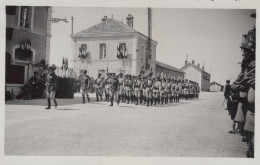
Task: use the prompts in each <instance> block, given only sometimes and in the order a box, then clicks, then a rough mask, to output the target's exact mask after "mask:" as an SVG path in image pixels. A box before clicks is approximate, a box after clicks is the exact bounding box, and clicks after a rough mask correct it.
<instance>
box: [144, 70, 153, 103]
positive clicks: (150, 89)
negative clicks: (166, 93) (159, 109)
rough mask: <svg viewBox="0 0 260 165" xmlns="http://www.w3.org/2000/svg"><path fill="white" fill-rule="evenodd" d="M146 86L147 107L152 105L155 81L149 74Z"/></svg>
mask: <svg viewBox="0 0 260 165" xmlns="http://www.w3.org/2000/svg"><path fill="white" fill-rule="evenodd" d="M144 84H145V85H144V86H145V97H146V106H149V104H150V103H151V105H152V96H153V80H152V75H151V74H148V77H147V78H146V79H145V82H144Z"/></svg>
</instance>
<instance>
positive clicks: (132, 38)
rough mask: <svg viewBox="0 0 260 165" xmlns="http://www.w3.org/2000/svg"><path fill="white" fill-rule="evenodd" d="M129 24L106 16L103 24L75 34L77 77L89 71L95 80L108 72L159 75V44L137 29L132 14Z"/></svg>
mask: <svg viewBox="0 0 260 165" xmlns="http://www.w3.org/2000/svg"><path fill="white" fill-rule="evenodd" d="M126 23H127V24H124V23H123V22H120V21H118V20H116V19H114V18H108V17H106V16H105V17H103V18H102V21H101V22H100V23H99V24H97V25H94V26H92V27H90V28H87V29H86V30H83V31H81V32H78V33H75V34H72V35H71V38H72V49H73V53H72V58H73V60H72V62H73V63H74V64H73V69H74V71H75V73H76V75H77V76H79V75H80V73H81V72H82V70H85V69H87V70H88V74H89V76H91V77H94V78H96V77H97V74H98V73H101V74H102V75H105V74H106V72H107V71H108V72H114V73H123V74H132V75H137V74H138V73H139V72H140V70H141V68H142V67H145V68H146V69H148V68H150V67H151V68H152V69H153V72H154V73H155V61H156V46H157V42H156V41H154V40H152V39H150V38H148V37H147V36H145V35H144V34H142V33H140V32H138V31H136V30H134V28H133V24H134V17H133V16H132V15H130V14H129V15H128V16H127V17H126ZM149 47H150V51H151V52H148V48H149Z"/></svg>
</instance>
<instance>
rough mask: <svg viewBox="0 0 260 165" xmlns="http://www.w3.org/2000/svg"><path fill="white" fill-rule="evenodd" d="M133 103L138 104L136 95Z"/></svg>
mask: <svg viewBox="0 0 260 165" xmlns="http://www.w3.org/2000/svg"><path fill="white" fill-rule="evenodd" d="M135 105H138V97H135Z"/></svg>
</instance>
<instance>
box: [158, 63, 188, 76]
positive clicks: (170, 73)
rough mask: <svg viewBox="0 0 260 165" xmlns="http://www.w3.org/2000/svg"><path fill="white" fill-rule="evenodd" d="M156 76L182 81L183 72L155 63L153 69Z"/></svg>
mask: <svg viewBox="0 0 260 165" xmlns="http://www.w3.org/2000/svg"><path fill="white" fill-rule="evenodd" d="M155 72H156V74H158V73H159V74H161V73H163V74H166V75H167V76H169V77H173V78H175V79H183V78H184V72H183V71H181V70H180V69H177V68H175V67H173V66H171V65H167V64H164V63H162V62H159V61H156V67H155Z"/></svg>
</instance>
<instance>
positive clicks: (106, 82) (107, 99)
mask: <svg viewBox="0 0 260 165" xmlns="http://www.w3.org/2000/svg"><path fill="white" fill-rule="evenodd" d="M110 79H111V74H110V73H107V78H106V80H105V97H106V101H107V102H109V100H110V98H109V91H110V89H111V81H110Z"/></svg>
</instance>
